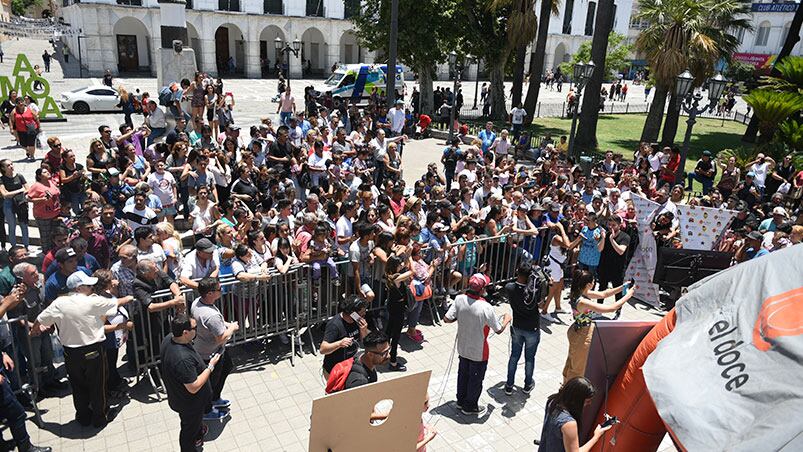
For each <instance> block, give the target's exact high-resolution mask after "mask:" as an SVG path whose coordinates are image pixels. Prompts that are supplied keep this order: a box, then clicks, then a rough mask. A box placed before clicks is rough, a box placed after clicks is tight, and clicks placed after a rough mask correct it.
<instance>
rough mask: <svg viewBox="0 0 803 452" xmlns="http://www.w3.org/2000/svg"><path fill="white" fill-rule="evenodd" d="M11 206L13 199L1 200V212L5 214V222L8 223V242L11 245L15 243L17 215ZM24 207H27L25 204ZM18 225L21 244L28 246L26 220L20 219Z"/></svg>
mask: <svg viewBox="0 0 803 452" xmlns="http://www.w3.org/2000/svg"><path fill="white" fill-rule="evenodd" d="M13 206H14V200H13V199H5V200H3V213H4V214H5V216H6V224H7V225H8V243H10V244H11V246H14V245H16V244H17V215H16V214H15V213H14V207H13ZM25 208H26V209H27V208H28V206H27V205H26V206H25ZM19 225H20V229H22V244H23V245H24V246H25V248H28V246H29V245H30V243H29V240H28V222H27V221H20V222H19Z"/></svg>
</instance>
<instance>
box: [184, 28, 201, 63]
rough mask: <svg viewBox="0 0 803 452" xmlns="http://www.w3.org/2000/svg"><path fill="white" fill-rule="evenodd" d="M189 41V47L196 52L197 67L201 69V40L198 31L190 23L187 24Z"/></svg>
mask: <svg viewBox="0 0 803 452" xmlns="http://www.w3.org/2000/svg"><path fill="white" fill-rule="evenodd" d="M187 39H189V41H190V42H188V43H187V46H188V47H190V48H191V49H192V50H194V51H195V67H197V68H198V69H201V38H200V37H199V36H198V30H196V29H195V26H194V25H193V24H191V23H189V22H187Z"/></svg>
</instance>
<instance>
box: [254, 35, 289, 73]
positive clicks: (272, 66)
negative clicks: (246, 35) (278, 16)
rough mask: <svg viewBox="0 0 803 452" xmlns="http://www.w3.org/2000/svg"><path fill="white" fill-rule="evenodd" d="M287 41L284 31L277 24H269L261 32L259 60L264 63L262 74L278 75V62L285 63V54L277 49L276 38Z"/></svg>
mask: <svg viewBox="0 0 803 452" xmlns="http://www.w3.org/2000/svg"><path fill="white" fill-rule="evenodd" d="M277 37H278V38H279V39H281V40H282V41H283V42H284V41H285V37H284V31H282V29H281V28H279V27H277V26H276V25H268V26H267V27H265V28H264V29H263V30H262V32H261V33H260V34H259V61H260V63H262V76H263V77H268V76H270V75H273V76H277V74H276V63H277V62H278V63H279V64H281V65H282V66H284V65H285V62H284V59H283V58H282V57H283V55H282V53H281V52H277V51H276V45H275V44H274V41H275V40H276V38H277Z"/></svg>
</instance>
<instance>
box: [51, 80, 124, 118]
mask: <svg viewBox="0 0 803 452" xmlns="http://www.w3.org/2000/svg"><path fill="white" fill-rule="evenodd" d="M119 102H120V96H119V95H118V94H117V90H116V89H114V88H109V87H108V86H98V85H95V86H87V87H85V88H78V89H75V90H72V91H69V92H66V93H63V94H62V95H61V109H62V111H68V110H72V111H74V112H75V113H81V114H85V113H89V112H91V111H121V108H120V107H118V106H117V104H118V103H119Z"/></svg>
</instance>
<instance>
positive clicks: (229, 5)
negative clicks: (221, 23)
mask: <svg viewBox="0 0 803 452" xmlns="http://www.w3.org/2000/svg"><path fill="white" fill-rule="evenodd" d="M217 9H218V10H220V11H232V12H239V11H240V0H218V2H217Z"/></svg>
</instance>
